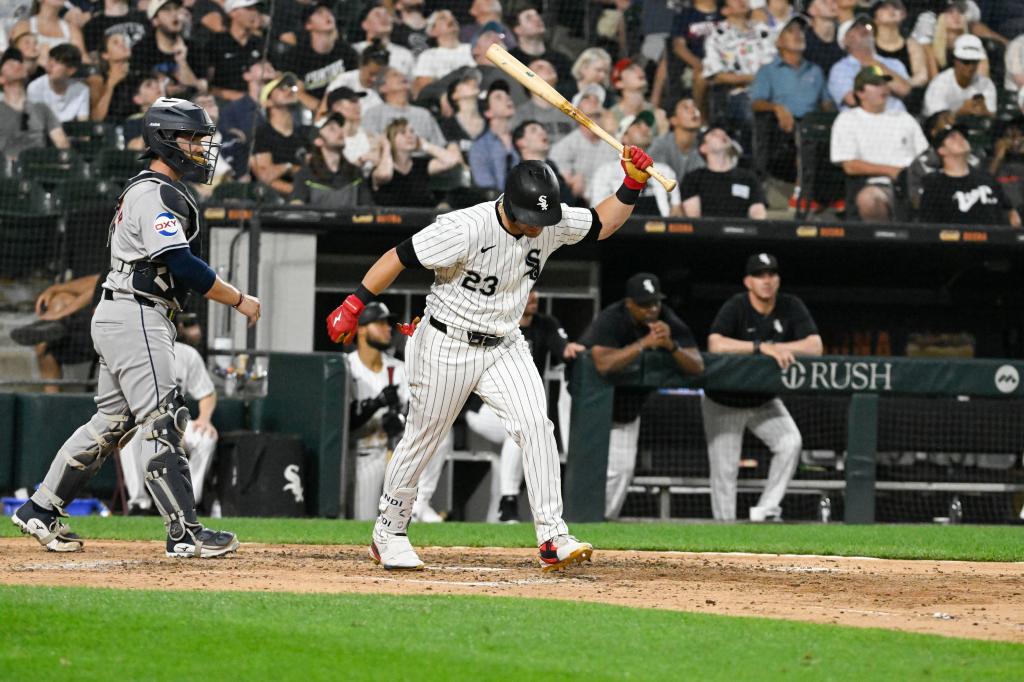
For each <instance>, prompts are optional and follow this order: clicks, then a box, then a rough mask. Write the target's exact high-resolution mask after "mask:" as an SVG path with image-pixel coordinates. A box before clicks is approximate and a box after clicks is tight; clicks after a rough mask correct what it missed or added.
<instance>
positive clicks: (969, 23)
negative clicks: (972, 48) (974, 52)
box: [910, 0, 1015, 78]
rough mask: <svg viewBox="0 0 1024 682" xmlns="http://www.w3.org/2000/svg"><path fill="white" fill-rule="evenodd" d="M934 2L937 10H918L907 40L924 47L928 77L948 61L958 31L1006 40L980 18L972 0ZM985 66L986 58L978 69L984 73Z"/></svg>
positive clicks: (932, 75)
mask: <svg viewBox="0 0 1024 682" xmlns="http://www.w3.org/2000/svg"><path fill="white" fill-rule="evenodd" d="M936 4H938V5H939V6H940V8H939V9H938V11H937V12H921V13H920V14H919V15H918V17H917V21H916V22H915V24H914V29H913V31H911V33H910V39H911V40H913V41H915V42H917V43H919V44H921V45H923V46H925V48H926V55H927V58H928V75H929V77H931V78H934V77H935V76H937V75H938V74H939V72H940V71H942V70H943V69H945V68H946V67H947V66H948V65H949V64H948V59H949V53H950V52H951V51H952V50H951V46H952V45H953V44H954V43H955V42H956V39H957V38H959V37H960V36H962V35H965V34H968V33H970V34H973V35H976V36H978V37H979V38H983V39H991V40H995V41H996V42H999V43H1002V44H1003V45H1006V44H1007V41H1006V38H1004V37H1003V36H1001V35H1000V34H998V33H996V32H995V31H993V30H992V29H991V28H989V27H988V26H987V25H986V24H985V23H984V22H982V21H981V9H980V8H979V7H978V5H977V3H975V2H973V0H939V2H938V3H936ZM1001 4H1003V3H1001ZM1005 4H1007V5H1013V4H1015V3H1012V2H1011V3H1005ZM988 69H989V64H988V60H987V59H986V60H985V61H983V62H982V63H981V65H980V67H979V69H978V71H979V72H980V73H981V74H983V75H986V76H987V75H988Z"/></svg>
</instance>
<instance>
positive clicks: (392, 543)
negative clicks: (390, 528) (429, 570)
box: [370, 532, 423, 571]
mask: <svg viewBox="0 0 1024 682" xmlns="http://www.w3.org/2000/svg"><path fill="white" fill-rule="evenodd" d="M370 558H371V559H373V563H375V564H377V565H379V566H383V567H384V568H386V569H387V570H389V571H422V570H423V562H422V561H420V557H419V555H418V554H416V550H414V549H413V548H412V543H410V542H409V536H407V535H406V534H405V533H401V534H399V535H393V534H391V533H376V532H375V533H374V534H373V541H372V542H371V543H370Z"/></svg>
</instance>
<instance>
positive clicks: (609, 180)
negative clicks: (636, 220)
mask: <svg viewBox="0 0 1024 682" xmlns="http://www.w3.org/2000/svg"><path fill="white" fill-rule="evenodd" d="M655 126H656V123H655V118H654V114H652V113H651V112H650V111H648V110H646V109H645V110H643V111H641V112H640V113H638V114H636V115H631V116H627V117H626V118H624V119H622V123H621V124H620V125H619V135H618V137H619V139H620V140H622V144H625V145H631V146H634V147H640V149H643V150H645V151H646V150H647V149H649V148H650V146H651V141H652V140H653V139H654V130H655ZM659 170H660V171H661V172H662V173H664V175H665V177H667V178H668V179H669V180H675V179H676V174H675V171H673V170H672V167H671V166H668V165H662V166H660V167H659ZM620 184H622V164H621V163H619V161H617V160H613V161H608V162H606V163H604V164H602V165H601V167H600V168H598V169H597V171H595V172H594V177H593V179H592V180H591V181H590V196H591V197H593V198H592V199H591V203H594V201H595V199H596V200H598V201H599V200H601V198H603V197H606V196H608V195H610V194H614V193H615V190H616V189H618V187H619V185H620ZM634 213H636V214H637V215H661V216H669V215H675V216H681V215H683V201H682V199H681V198H680V194H679V187H676V188H675V189H673V190H672V192H671V193H670V192H667V191H666V190H665V188H664V187H662V186H661V184H660V183H657V182H649V183H647V186H646V187H644V190H643V191H642V192H641V193H640V197H639V198H638V199H637V202H636V207H635V208H634Z"/></svg>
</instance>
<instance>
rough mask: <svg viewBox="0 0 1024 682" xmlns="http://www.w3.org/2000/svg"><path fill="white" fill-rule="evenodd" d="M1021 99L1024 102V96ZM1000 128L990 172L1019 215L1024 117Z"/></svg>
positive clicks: (1023, 201) (1023, 194)
mask: <svg viewBox="0 0 1024 682" xmlns="http://www.w3.org/2000/svg"><path fill="white" fill-rule="evenodd" d="M1022 93H1024V90H1022ZM1021 99H1022V100H1024V94H1022V95H1021ZM1022 104H1024V102H1022ZM1022 109H1024V106H1022ZM998 126H999V127H998V128H997V131H996V135H995V137H996V144H995V151H994V153H993V154H992V160H991V162H990V164H989V172H990V173H991V174H992V175H993V176H995V178H996V180H997V181H998V182H999V184H1000V186H1002V188H1003V191H1004V192H1005V194H1006V197H1007V199H1009V201H1010V204H1011V205H1012V206H1013V207H1014V208H1016V209H1017V211H1018V213H1019V212H1020V211H1021V210H1024V115H1017V116H1016V117H1014V118H1012V119H1010V120H1008V121H1005V122H1000V123H999V124H998Z"/></svg>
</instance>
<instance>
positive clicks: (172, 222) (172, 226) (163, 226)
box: [153, 212, 178, 237]
mask: <svg viewBox="0 0 1024 682" xmlns="http://www.w3.org/2000/svg"><path fill="white" fill-rule="evenodd" d="M153 229H154V230H156V231H157V232H158V233H159V234H162V235H163V236H165V237H173V236H174V235H176V234H177V233H178V219H177V218H175V217H174V214H173V213H167V212H164V213H161V214H160V215H158V216H157V217H156V218H154V219H153Z"/></svg>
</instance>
